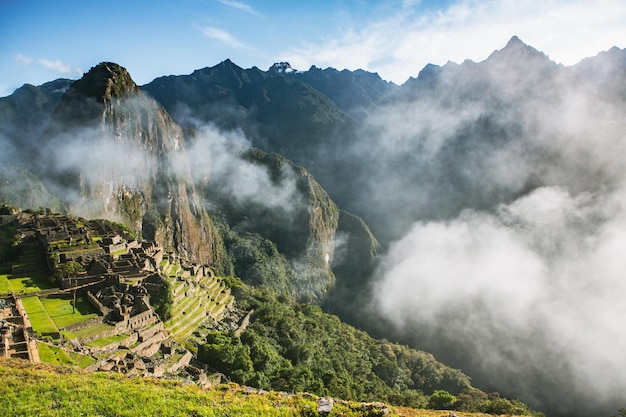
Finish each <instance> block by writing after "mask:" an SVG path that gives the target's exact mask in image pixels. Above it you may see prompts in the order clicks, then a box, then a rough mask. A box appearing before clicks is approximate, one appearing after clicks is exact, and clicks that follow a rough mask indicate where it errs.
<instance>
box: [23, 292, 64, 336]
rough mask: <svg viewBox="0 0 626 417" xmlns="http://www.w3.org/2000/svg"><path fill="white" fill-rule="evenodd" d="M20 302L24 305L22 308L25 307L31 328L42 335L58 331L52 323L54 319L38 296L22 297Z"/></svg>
mask: <svg viewBox="0 0 626 417" xmlns="http://www.w3.org/2000/svg"><path fill="white" fill-rule="evenodd" d="M22 304H23V305H24V309H26V314H28V318H29V320H30V323H31V324H32V326H33V329H34V330H35V331H36V332H38V333H40V334H42V335H46V334H55V333H58V332H59V329H58V328H57V326H56V325H55V324H54V321H53V320H52V318H51V317H50V315H49V314H48V311H46V308H45V307H44V306H43V304H42V303H41V301H40V300H39V298H38V297H25V298H22Z"/></svg>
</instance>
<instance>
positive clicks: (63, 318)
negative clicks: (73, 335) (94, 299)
mask: <svg viewBox="0 0 626 417" xmlns="http://www.w3.org/2000/svg"><path fill="white" fill-rule="evenodd" d="M72 299H73V298H72V296H71V295H67V296H66V297H64V298H56V297H54V298H53V297H48V298H42V299H41V303H42V304H43V306H44V307H45V309H46V310H47V311H48V314H49V315H50V317H51V318H52V320H54V322H55V324H56V325H57V327H67V326H71V325H73V324H76V323H82V322H83V321H86V320H89V319H90V318H92V317H96V316H97V315H98V314H97V313H96V309H95V308H94V307H93V306H92V305H91V303H89V302H88V301H87V300H86V299H85V298H83V296H82V295H79V296H77V297H76V309H74V308H73V307H72V304H71V303H72Z"/></svg>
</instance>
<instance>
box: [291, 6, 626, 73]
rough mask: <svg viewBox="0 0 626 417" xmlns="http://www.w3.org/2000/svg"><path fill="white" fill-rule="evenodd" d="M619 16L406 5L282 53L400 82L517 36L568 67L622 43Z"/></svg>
mask: <svg viewBox="0 0 626 417" xmlns="http://www.w3.org/2000/svg"><path fill="white" fill-rule="evenodd" d="M625 19H626V4H624V3H623V2H619V1H615V0H600V1H591V0H575V1H568V0H556V1H550V2H542V3H537V2H533V1H530V0H522V1H512V0H490V1H477V0H460V1H456V2H453V3H452V4H450V5H449V6H447V7H445V8H442V9H436V10H427V11H424V10H423V9H422V8H421V7H420V5H419V2H405V5H404V7H402V8H398V9H397V11H396V12H395V13H394V12H392V13H388V14H385V15H384V16H383V17H382V18H380V19H376V20H373V21H371V22H369V23H367V24H364V25H361V26H354V27H343V28H341V29H340V31H339V33H337V32H333V33H332V35H329V37H328V38H326V39H325V40H322V41H320V42H311V43H305V44H304V45H302V46H299V47H294V48H291V49H289V50H288V51H286V52H285V53H284V54H282V56H285V57H286V58H285V59H286V60H288V61H289V62H290V63H291V64H292V65H293V66H294V68H308V67H310V66H311V65H316V66H319V67H325V66H332V67H335V68H348V69H352V70H355V69H358V68H361V69H366V70H369V71H372V72H378V73H379V74H381V76H382V77H383V78H384V79H387V80H391V81H394V82H396V83H403V82H404V81H406V80H407V79H408V78H409V77H411V76H415V75H416V74H417V72H419V70H421V69H422V68H423V67H424V66H426V64H428V63H434V64H438V65H443V64H445V63H446V62H447V61H449V60H451V61H454V62H462V61H463V60H465V59H468V58H469V59H472V60H474V61H481V60H483V59H485V58H486V57H487V56H488V55H489V54H490V53H491V52H492V51H494V50H495V49H497V48H499V47H501V44H500V42H502V39H508V38H510V37H511V36H512V35H518V36H520V37H521V38H522V39H524V40H525V41H526V42H528V43H529V44H531V45H534V46H535V47H537V48H539V49H540V50H543V51H546V52H547V53H548V54H549V55H550V57H551V58H552V59H553V60H555V61H556V62H558V63H562V64H564V65H573V64H575V63H577V62H579V61H580V60H581V59H583V58H585V57H588V56H593V55H595V54H597V53H598V52H599V51H602V50H606V49H609V48H610V47H611V46H614V45H615V42H620V39H624V38H626V27H624V25H623V24H622V23H621V22H623V21H624V20H625ZM617 46H620V47H623V45H617Z"/></svg>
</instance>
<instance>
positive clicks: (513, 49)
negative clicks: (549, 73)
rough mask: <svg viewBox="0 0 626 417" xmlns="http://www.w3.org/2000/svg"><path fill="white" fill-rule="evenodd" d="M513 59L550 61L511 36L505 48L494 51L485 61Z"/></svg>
mask: <svg viewBox="0 0 626 417" xmlns="http://www.w3.org/2000/svg"><path fill="white" fill-rule="evenodd" d="M511 58H514V59H520V58H522V59H539V60H544V61H550V58H548V56H547V55H546V54H544V53H543V52H541V51H538V50H537V49H535V48H533V47H532V46H529V45H527V44H525V43H524V42H523V41H522V40H521V39H520V38H519V37H517V36H513V37H511V39H509V41H508V42H507V44H506V46H505V47H504V48H502V49H500V50H496V51H494V52H492V54H491V55H489V58H487V61H494V60H498V61H499V60H510V59H511Z"/></svg>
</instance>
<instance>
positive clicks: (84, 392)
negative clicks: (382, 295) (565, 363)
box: [0, 359, 484, 417]
mask: <svg viewBox="0 0 626 417" xmlns="http://www.w3.org/2000/svg"><path fill="white" fill-rule="evenodd" d="M0 381H2V383H1V384H0V404H2V413H3V416H7V417H14V416H15V417H17V416H20V417H29V416H42V417H57V416H59V417H60V416H94V417H95V416H99V417H109V416H111V417H113V416H115V417H142V416H146V417H148V416H150V417H152V416H158V417H169V416H172V417H174V416H176V417H178V416H195V417H226V416H238V417H248V416H249V417H253V416H254V417H265V416H266V417H270V416H272V417H274V416H278V417H281V416H285V417H287V416H289V417H297V416H302V417H305V416H315V415H317V412H316V400H317V397H315V396H312V395H309V394H295V395H286V394H281V393H276V392H269V393H265V394H250V393H246V390H245V389H244V388H242V387H240V386H238V385H235V384H227V385H219V386H218V387H216V388H213V389H209V390H204V391H203V390H201V389H200V388H198V387H197V386H195V385H190V384H187V385H183V384H181V383H178V382H175V381H165V380H156V379H147V378H145V379H144V378H132V379H127V378H124V377H123V376H121V375H118V374H112V373H92V374H87V373H83V372H80V371H77V370H74V369H72V368H68V367H57V366H50V365H31V364H29V363H28V362H25V361H20V360H7V359H0ZM390 411H391V412H390V414H389V415H390V416H401V417H447V416H448V414H449V412H448V411H434V410H413V409H404V408H403V409H395V408H391V410H390ZM456 414H457V415H458V416H460V417H480V416H484V414H476V413H463V412H456ZM376 415H379V414H377V413H371V412H370V411H366V410H364V408H363V406H362V404H361V403H352V402H343V401H341V402H336V403H335V405H334V407H333V410H332V412H331V413H330V416H345V417H360V416H362V417H365V416H370V417H372V416H376Z"/></svg>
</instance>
